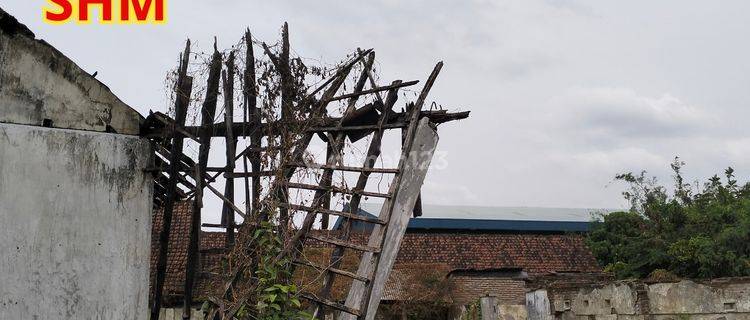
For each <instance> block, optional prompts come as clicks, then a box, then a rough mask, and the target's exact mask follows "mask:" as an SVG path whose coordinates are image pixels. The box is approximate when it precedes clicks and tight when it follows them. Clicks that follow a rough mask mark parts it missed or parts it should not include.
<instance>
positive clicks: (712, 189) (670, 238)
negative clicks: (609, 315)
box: [587, 158, 750, 278]
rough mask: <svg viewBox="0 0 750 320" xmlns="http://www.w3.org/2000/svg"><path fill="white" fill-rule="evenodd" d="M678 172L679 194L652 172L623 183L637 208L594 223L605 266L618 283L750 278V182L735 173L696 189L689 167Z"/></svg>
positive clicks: (593, 238)
mask: <svg viewBox="0 0 750 320" xmlns="http://www.w3.org/2000/svg"><path fill="white" fill-rule="evenodd" d="M671 166H672V170H673V172H674V182H675V185H674V188H673V191H668V189H667V188H665V187H664V186H661V185H659V184H658V181H657V180H656V179H655V178H651V177H648V176H647V175H646V172H645V171H643V172H641V173H640V174H633V173H625V174H620V175H617V176H616V180H620V181H624V182H626V183H628V184H629V189H628V190H627V191H625V192H623V195H624V197H625V199H626V200H628V201H629V202H630V204H631V209H630V211H627V212H613V213H610V214H605V215H602V216H601V217H600V218H599V219H597V221H595V222H594V225H593V228H592V232H591V233H590V234H589V236H588V240H587V241H588V244H589V247H590V248H591V249H592V251H593V253H594V255H595V256H596V257H597V259H598V260H599V262H600V263H601V264H602V265H603V266H605V270H606V271H611V272H613V273H614V274H615V275H616V276H617V277H618V278H645V277H649V276H651V275H652V274H664V272H665V271H666V272H668V273H672V274H674V275H677V276H680V277H689V278H711V277H725V276H748V275H750V183H748V184H744V185H742V186H740V185H738V183H737V180H736V179H735V175H734V170H733V169H732V168H728V169H726V170H725V171H724V177H723V178H720V177H719V176H718V175H714V176H713V177H711V178H710V179H708V181H706V182H705V183H702V184H701V183H698V182H696V183H695V184H693V185H691V184H688V183H685V181H684V179H683V175H682V172H681V169H682V167H683V166H684V162H682V161H680V160H679V158H675V161H674V162H673V163H672V165H671Z"/></svg>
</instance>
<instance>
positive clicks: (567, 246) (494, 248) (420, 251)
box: [151, 203, 601, 298]
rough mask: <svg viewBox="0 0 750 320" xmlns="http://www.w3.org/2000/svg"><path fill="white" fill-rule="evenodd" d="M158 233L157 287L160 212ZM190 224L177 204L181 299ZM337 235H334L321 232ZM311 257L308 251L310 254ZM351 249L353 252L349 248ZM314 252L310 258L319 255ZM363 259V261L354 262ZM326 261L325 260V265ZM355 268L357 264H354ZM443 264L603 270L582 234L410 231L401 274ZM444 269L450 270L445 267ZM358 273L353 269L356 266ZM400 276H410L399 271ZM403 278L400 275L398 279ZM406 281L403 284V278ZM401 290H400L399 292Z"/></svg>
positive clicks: (173, 245)
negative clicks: (413, 268) (417, 267)
mask: <svg viewBox="0 0 750 320" xmlns="http://www.w3.org/2000/svg"><path fill="white" fill-rule="evenodd" d="M153 221H154V223H153V226H154V229H153V231H152V254H151V255H152V256H151V266H152V283H153V279H154V274H155V271H154V270H155V266H156V255H157V253H158V232H159V230H161V224H162V217H161V212H155V214H154V220H153ZM189 223H190V206H189V203H180V204H178V205H177V206H176V208H175V212H174V216H173V223H172V236H171V237H170V244H169V262H168V266H167V278H166V284H165V287H164V290H165V291H164V293H165V297H167V298H169V297H170V296H172V297H175V296H178V295H180V294H181V293H182V292H183V284H182V283H183V281H184V278H185V262H186V259H187V247H188V231H189ZM320 232H321V233H326V234H329V235H330V236H334V235H335V232H333V231H320ZM352 240H353V241H354V242H358V243H364V242H365V235H363V234H355V235H354V238H353V239H352ZM223 247H224V234H223V233H219V232H201V249H211V248H223ZM306 248H330V245H328V244H324V243H320V242H317V241H313V240H310V241H308V243H307V246H306ZM305 251H306V253H307V251H308V250H307V249H306V250H305ZM347 251H351V250H347ZM313 252H316V251H311V252H310V255H317V254H315V253H313ZM201 256H202V257H201V265H202V269H203V271H209V270H211V269H213V268H216V267H217V266H219V265H220V261H221V255H220V254H215V253H205V254H202V255H201ZM353 259H355V260H356V259H358V258H353ZM321 262H323V261H321ZM352 264H353V265H354V264H356V263H352ZM413 264H422V265H440V266H441V269H442V268H445V269H446V270H447V271H452V270H497V269H522V270H523V271H525V272H527V273H529V274H530V275H534V274H546V273H553V272H578V273H586V272H600V271H601V268H599V266H598V265H597V263H596V259H595V258H594V256H593V255H592V253H591V251H590V250H589V249H588V248H587V247H586V245H585V242H584V237H583V236H582V235H580V234H507V233H477V232H471V231H467V232H455V231H454V232H419V233H415V232H407V234H406V236H405V237H404V240H403V243H402V245H401V249H400V251H399V254H398V257H397V259H396V264H395V266H394V269H395V270H406V269H408V266H409V265H413ZM442 266H444V267H442ZM351 268H352V269H353V267H351ZM394 274H395V275H399V274H402V275H403V274H406V272H405V271H397V272H396V273H394ZM397 278H398V276H397ZM401 278H404V279H406V278H408V277H407V276H405V277H400V278H398V279H396V278H394V279H389V284H388V286H389V287H391V289H388V290H391V291H388V292H389V294H391V295H395V294H396V293H397V291H398V290H400V289H399V288H400V287H401V286H402V285H401V282H403V281H401V280H403V279H401ZM399 279H401V280H399ZM197 281H198V283H197V289H196V292H197V295H198V296H201V295H205V293H206V292H207V288H208V282H209V281H208V279H206V278H205V277H198V280H197ZM394 290H395V291H394Z"/></svg>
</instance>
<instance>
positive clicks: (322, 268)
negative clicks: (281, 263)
mask: <svg viewBox="0 0 750 320" xmlns="http://www.w3.org/2000/svg"><path fill="white" fill-rule="evenodd" d="M293 263H294V264H297V265H301V266H306V267H310V268H313V269H315V270H317V271H320V272H324V271H330V272H333V273H335V274H338V275H342V276H345V277H348V278H351V279H354V280H357V281H362V282H368V281H370V279H367V278H365V277H362V276H358V275H357V274H356V273H354V272H349V271H346V270H341V269H337V268H333V267H330V266H329V267H325V266H319V265H316V264H314V263H311V262H307V261H302V260H295V261H294V262H293Z"/></svg>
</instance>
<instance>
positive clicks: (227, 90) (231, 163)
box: [221, 51, 237, 248]
mask: <svg viewBox="0 0 750 320" xmlns="http://www.w3.org/2000/svg"><path fill="white" fill-rule="evenodd" d="M226 66H227V70H224V72H223V74H222V79H223V84H224V123H225V124H226V128H227V132H226V137H225V140H226V152H227V167H226V173H225V175H224V176H225V177H226V184H225V185H224V197H225V198H227V200H229V201H231V202H232V203H234V168H235V158H236V156H237V137H235V136H234V132H232V124H233V123H234V51H232V52H230V53H229V57H228V58H227V63H226ZM221 214H222V217H221V224H222V225H224V226H226V228H227V229H226V237H225V241H224V245H225V246H226V247H227V248H229V247H231V246H232V245H233V244H234V226H235V223H234V209H232V208H231V207H229V204H228V203H226V202H224V206H223V208H222V211H221Z"/></svg>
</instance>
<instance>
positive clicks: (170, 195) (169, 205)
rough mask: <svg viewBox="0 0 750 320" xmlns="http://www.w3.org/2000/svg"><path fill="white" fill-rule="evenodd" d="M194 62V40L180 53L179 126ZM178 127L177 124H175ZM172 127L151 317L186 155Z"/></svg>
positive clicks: (154, 315) (159, 294)
mask: <svg viewBox="0 0 750 320" xmlns="http://www.w3.org/2000/svg"><path fill="white" fill-rule="evenodd" d="M189 62H190V40H187V42H186V44H185V51H184V52H183V53H182V54H181V56H180V67H179V69H178V70H179V71H178V73H177V82H176V83H175V87H174V90H175V123H176V124H177V125H179V126H184V125H185V119H186V117H187V108H188V106H189V105H190V93H191V92H192V89H193V79H192V78H191V77H189V76H188V75H187V67H188V63H189ZM175 128H176V127H175ZM175 128H173V130H172V134H171V137H172V147H171V150H170V151H171V154H172V158H171V160H170V162H171V164H172V165H171V166H170V168H169V173H170V174H169V183H168V185H167V186H166V188H167V199H166V203H164V211H163V213H162V214H163V217H162V221H163V225H162V228H161V230H160V232H159V253H158V257H157V260H156V261H157V262H156V280H155V283H154V300H153V301H152V302H151V314H150V318H151V320H159V311H160V309H161V302H162V301H161V300H162V295H163V293H164V281H165V279H166V271H167V252H168V251H167V249H168V246H169V236H170V232H171V229H172V212H173V211H174V203H175V192H176V190H177V176H178V175H179V174H178V170H179V166H178V165H177V164H179V163H180V156H181V155H182V148H183V143H184V141H183V139H182V137H180V136H179V135H178V133H177V130H175Z"/></svg>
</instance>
